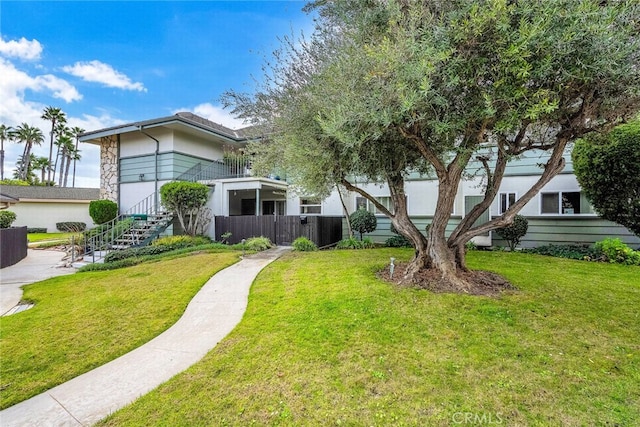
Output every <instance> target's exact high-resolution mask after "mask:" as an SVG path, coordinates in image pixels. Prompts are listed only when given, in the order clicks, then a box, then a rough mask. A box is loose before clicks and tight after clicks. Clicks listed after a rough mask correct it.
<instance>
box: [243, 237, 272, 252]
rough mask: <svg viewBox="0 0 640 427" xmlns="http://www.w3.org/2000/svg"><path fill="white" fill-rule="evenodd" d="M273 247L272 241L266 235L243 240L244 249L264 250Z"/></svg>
mask: <svg viewBox="0 0 640 427" xmlns="http://www.w3.org/2000/svg"><path fill="white" fill-rule="evenodd" d="M272 247H273V243H271V240H269V238H268V237H264V236H260V237H250V238H249V239H247V240H246V241H245V242H244V249H247V250H249V251H258V252H260V251H266V250H267V249H270V248H272Z"/></svg>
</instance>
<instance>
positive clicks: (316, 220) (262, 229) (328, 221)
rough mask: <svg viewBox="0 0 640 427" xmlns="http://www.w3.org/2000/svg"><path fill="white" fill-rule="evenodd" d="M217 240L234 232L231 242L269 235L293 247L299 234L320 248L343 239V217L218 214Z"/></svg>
mask: <svg viewBox="0 0 640 427" xmlns="http://www.w3.org/2000/svg"><path fill="white" fill-rule="evenodd" d="M215 230H216V240H218V241H220V240H222V234H223V233H226V232H230V233H231V238H230V239H229V243H231V244H233V243H239V242H241V241H242V239H248V238H249V237H258V236H264V237H268V238H269V239H270V240H271V241H272V242H273V243H275V244H276V245H284V246H289V245H291V243H292V242H293V241H294V240H295V239H296V238H298V237H306V238H307V239H309V240H311V241H312V242H314V243H315V244H316V245H318V247H323V246H329V245H333V244H335V243H337V242H339V241H340V240H341V239H342V217H339V216H284V215H264V216H255V215H251V216H249V215H242V216H216V217H215Z"/></svg>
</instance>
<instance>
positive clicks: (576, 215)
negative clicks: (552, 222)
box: [538, 188, 598, 217]
mask: <svg viewBox="0 0 640 427" xmlns="http://www.w3.org/2000/svg"><path fill="white" fill-rule="evenodd" d="M563 193H580V195H581V196H582V193H583V191H582V189H580V188H578V189H569V190H554V191H540V192H539V193H538V214H539V215H540V216H561V217H597V216H598V214H597V213H595V212H585V213H572V214H567V213H562V212H561V211H560V208H561V206H560V205H559V204H560V203H561V201H562V194H563ZM543 194H558V212H556V213H543V212H542V195H543ZM590 205H591V204H590ZM591 209H593V206H591Z"/></svg>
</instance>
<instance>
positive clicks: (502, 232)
mask: <svg viewBox="0 0 640 427" xmlns="http://www.w3.org/2000/svg"><path fill="white" fill-rule="evenodd" d="M528 229H529V221H527V218H525V217H523V216H522V215H516V216H515V217H514V218H513V222H512V223H511V225H508V226H506V227H503V228H498V229H497V230H496V233H497V234H498V236H500V237H502V238H503V239H504V240H506V241H507V243H509V249H511V251H514V250H515V249H516V246H518V244H519V243H520V239H522V238H523V237H524V235H525V234H527V230H528Z"/></svg>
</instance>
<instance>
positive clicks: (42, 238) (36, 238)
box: [27, 233, 78, 243]
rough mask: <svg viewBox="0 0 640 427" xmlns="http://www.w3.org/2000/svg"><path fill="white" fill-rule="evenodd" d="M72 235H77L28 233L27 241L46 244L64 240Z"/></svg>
mask: <svg viewBox="0 0 640 427" xmlns="http://www.w3.org/2000/svg"><path fill="white" fill-rule="evenodd" d="M74 234H78V233H28V234H27V240H28V241H29V243H36V242H48V241H52V240H55V241H59V240H66V239H68V238H70V237H71V236H73V235H74Z"/></svg>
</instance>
